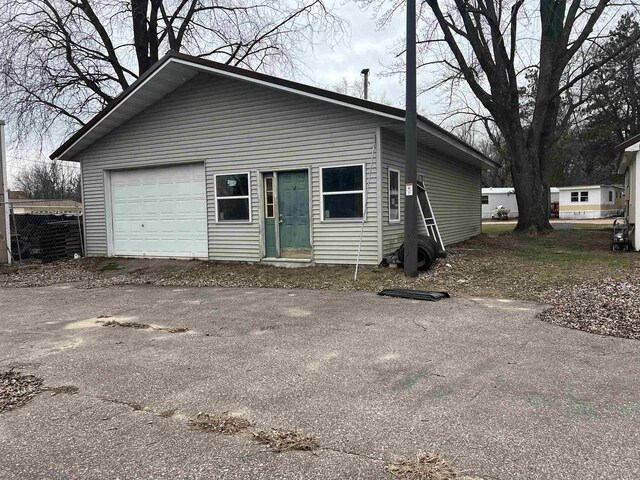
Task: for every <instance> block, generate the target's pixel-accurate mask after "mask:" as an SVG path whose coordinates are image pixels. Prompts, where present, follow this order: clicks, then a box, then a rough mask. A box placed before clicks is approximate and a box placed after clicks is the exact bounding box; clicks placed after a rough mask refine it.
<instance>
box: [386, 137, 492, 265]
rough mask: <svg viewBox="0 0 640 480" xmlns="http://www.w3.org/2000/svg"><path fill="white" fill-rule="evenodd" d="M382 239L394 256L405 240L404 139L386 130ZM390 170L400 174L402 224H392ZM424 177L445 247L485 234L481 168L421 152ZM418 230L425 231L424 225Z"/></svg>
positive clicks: (419, 156) (419, 152) (420, 223)
mask: <svg viewBox="0 0 640 480" xmlns="http://www.w3.org/2000/svg"><path fill="white" fill-rule="evenodd" d="M382 132H383V133H382V199H383V201H382V238H383V247H382V250H383V252H384V253H385V254H386V253H390V252H392V251H394V250H395V249H396V248H398V247H399V246H400V244H402V242H403V239H404V213H405V210H404V181H405V177H404V139H403V138H401V137H399V136H397V135H393V134H391V133H389V132H386V131H384V130H383V131H382ZM389 168H393V169H396V170H399V171H400V186H401V188H400V206H401V207H400V208H401V215H400V218H401V220H402V221H401V222H400V223H395V224H390V223H389V200H388V192H389V178H388V172H389ZM420 175H423V176H424V182H425V184H426V187H427V193H428V195H429V200H430V201H431V206H432V208H433V211H434V214H435V217H436V222H437V224H438V228H439V229H440V235H441V236H442V241H443V242H444V244H445V245H450V244H453V243H456V242H460V241H462V240H466V239H467V238H470V237H472V236H474V235H478V234H480V233H481V230H482V224H481V216H482V212H481V210H482V206H481V203H480V192H481V182H480V178H481V176H480V167H479V166H472V165H469V164H466V163H462V162H459V161H455V160H453V159H449V158H447V157H446V156H444V155H442V154H439V153H436V152H433V151H429V150H427V149H425V148H423V147H422V146H420V147H419V149H418V176H420ZM418 230H419V231H422V232H424V230H425V229H424V226H423V225H422V222H418Z"/></svg>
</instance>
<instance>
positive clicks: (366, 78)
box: [360, 68, 369, 100]
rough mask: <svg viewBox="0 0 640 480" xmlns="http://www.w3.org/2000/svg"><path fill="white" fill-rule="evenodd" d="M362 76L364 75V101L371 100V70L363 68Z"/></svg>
mask: <svg viewBox="0 0 640 480" xmlns="http://www.w3.org/2000/svg"><path fill="white" fill-rule="evenodd" d="M360 75H364V99H365V100H368V99H369V69H368V68H363V69H362V71H361V72H360Z"/></svg>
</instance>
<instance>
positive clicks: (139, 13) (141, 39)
mask: <svg viewBox="0 0 640 480" xmlns="http://www.w3.org/2000/svg"><path fill="white" fill-rule="evenodd" d="M148 11H149V0H131V21H132V26H133V44H134V47H135V51H136V59H137V60H138V74H139V75H142V74H143V73H144V72H146V71H147V70H148V69H149V67H150V66H151V62H150V58H149V30H148V22H147V13H148Z"/></svg>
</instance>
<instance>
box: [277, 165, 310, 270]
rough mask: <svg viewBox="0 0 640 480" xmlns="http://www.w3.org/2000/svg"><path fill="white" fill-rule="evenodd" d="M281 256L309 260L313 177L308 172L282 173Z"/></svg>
mask: <svg viewBox="0 0 640 480" xmlns="http://www.w3.org/2000/svg"><path fill="white" fill-rule="evenodd" d="M278 212H279V222H280V226H279V227H280V228H279V230H280V256H281V257H285V258H309V257H310V256H311V241H310V236H309V176H308V173H307V171H306V170H300V171H295V172H280V173H278Z"/></svg>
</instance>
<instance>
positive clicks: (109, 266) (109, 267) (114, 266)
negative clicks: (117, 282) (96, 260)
mask: <svg viewBox="0 0 640 480" xmlns="http://www.w3.org/2000/svg"><path fill="white" fill-rule="evenodd" d="M121 268H122V267H120V265H118V262H117V261H116V260H114V261H111V262H109V263H106V264H104V265H103V266H102V267H100V271H101V272H112V271H115V270H120V269H121Z"/></svg>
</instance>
